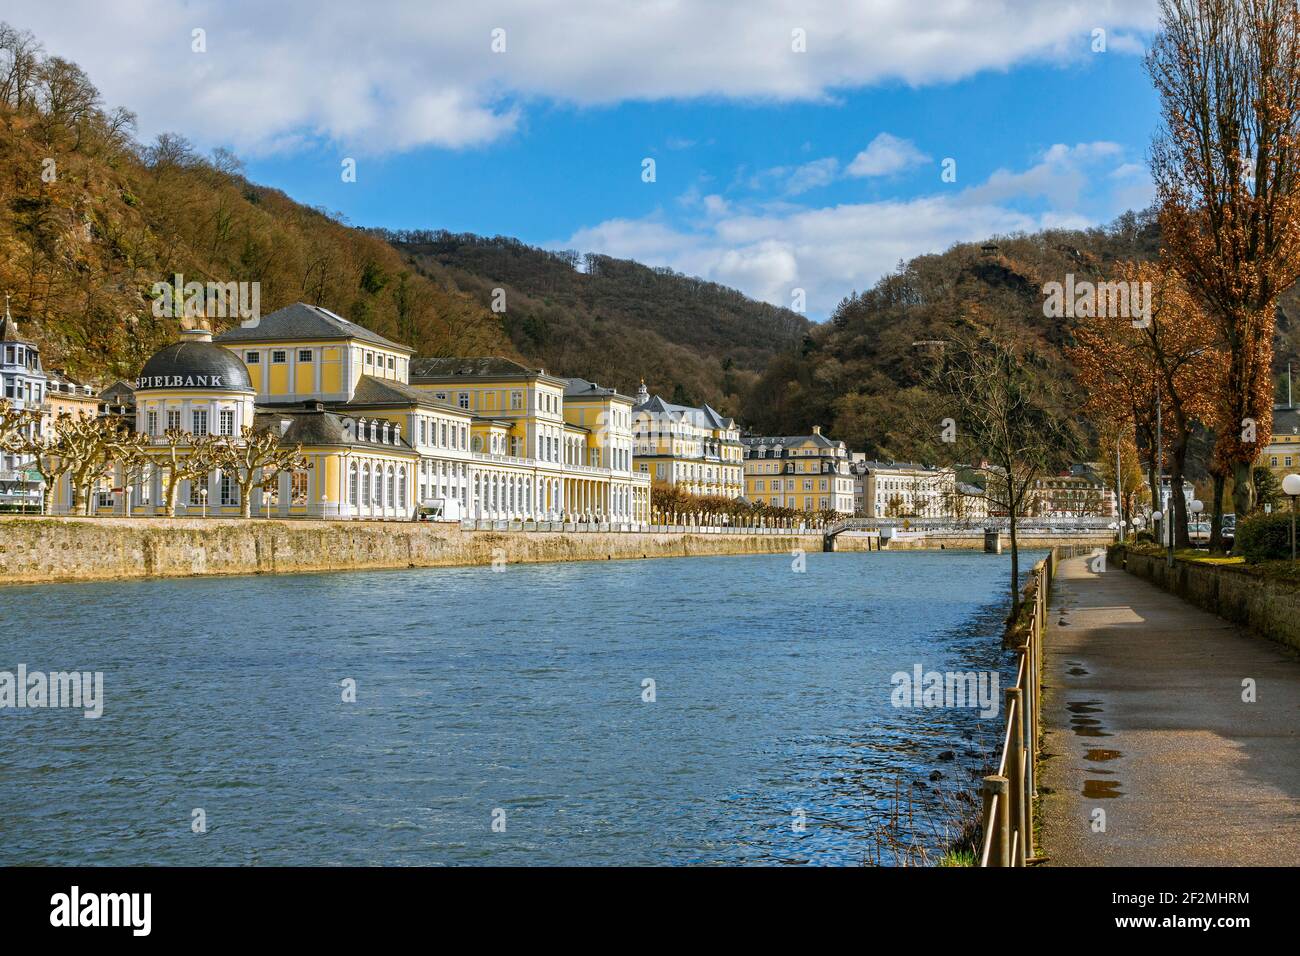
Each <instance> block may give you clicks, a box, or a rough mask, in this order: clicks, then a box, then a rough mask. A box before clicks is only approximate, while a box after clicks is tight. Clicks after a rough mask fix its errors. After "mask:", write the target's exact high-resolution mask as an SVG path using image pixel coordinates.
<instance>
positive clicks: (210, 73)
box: [3, 0, 1155, 152]
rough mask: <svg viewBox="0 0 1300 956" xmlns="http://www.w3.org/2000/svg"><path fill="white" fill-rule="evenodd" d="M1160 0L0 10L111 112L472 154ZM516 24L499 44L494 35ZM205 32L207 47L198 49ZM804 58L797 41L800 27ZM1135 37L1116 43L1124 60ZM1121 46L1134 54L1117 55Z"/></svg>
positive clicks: (1003, 45) (794, 86) (381, 2)
mask: <svg viewBox="0 0 1300 956" xmlns="http://www.w3.org/2000/svg"><path fill="white" fill-rule="evenodd" d="M1154 7H1155V3H1154V0H1096V2H1092V3H1088V4H1081V3H1078V2H1077V0H983V2H976V0H934V2H931V3H924V4H919V3H916V2H915V0H874V2H871V3H869V4H862V5H859V7H858V8H857V9H856V10H850V9H849V8H848V5H846V4H843V3H823V4H815V5H811V6H810V5H807V4H804V3H801V2H797V0H750V2H748V3H743V4H719V3H658V4H646V3H643V2H640V0H564V2H560V0H553V2H548V3H541V2H537V0H499V2H495V3H492V4H480V5H470V6H466V5H464V4H460V3H454V2H451V0H441V2H433V3H423V4H414V3H408V2H402V0H367V2H365V3H355V2H334V3H321V2H319V0H285V2H280V3H275V4H270V3H265V2H264V0H193V2H188V3H184V4H180V3H176V2H174V0H133V2H130V3H115V4H106V3H104V2H102V0H93V2H92V0H72V2H68V3H60V4H52V3H49V0H7V2H6V4H5V10H4V13H3V18H4V19H5V20H7V21H8V22H10V23H12V24H13V25H14V26H17V27H20V28H25V29H30V30H33V31H34V32H35V33H36V34H37V36H38V37H39V38H40V39H41V40H42V41H43V42H44V43H45V45H46V47H47V48H48V49H49V50H50V51H51V52H54V53H57V54H59V55H61V56H64V57H66V58H68V59H72V60H75V61H76V62H78V63H80V64H81V65H82V66H83V67H84V68H85V69H86V70H87V71H88V72H89V74H90V76H91V77H92V79H94V81H95V82H96V83H97V84H98V85H99V87H100V88H101V89H102V90H103V91H104V94H105V96H106V98H107V100H108V101H109V102H110V103H111V104H113V105H124V106H128V107H130V108H131V109H134V110H136V111H137V112H139V114H140V118H141V131H142V133H143V134H144V135H146V136H151V135H152V134H153V133H156V132H159V131H161V130H164V129H171V130H175V131H177V132H181V133H184V134H186V135H188V136H190V137H191V138H193V139H195V140H196V141H198V142H200V143H201V144H204V145H213V144H218V143H220V144H226V145H232V146H234V147H235V148H237V149H241V150H245V151H250V152H252V151H257V150H265V149H273V148H276V147H277V146H283V145H285V144H300V143H303V142H308V141H319V140H322V139H325V140H332V141H336V142H338V143H339V144H340V145H342V146H345V147H347V148H349V149H352V150H356V151H357V152H364V151H374V152H382V151H388V150H400V149H406V148H410V147H414V146H419V145H426V144H431V145H436V146H445V147H468V146H474V145H477V144H481V143H487V142H492V141H493V140H496V139H498V138H500V137H502V136H504V135H507V134H508V133H509V132H510V131H511V130H512V129H514V128H515V127H516V124H517V123H518V122H519V121H520V118H521V113H520V110H521V109H526V107H527V105H528V104H529V103H530V102H531V101H533V100H535V99H538V98H542V99H550V100H553V101H557V102H561V103H570V104H577V105H579V106H590V105H604V104H613V103H618V102H623V101H627V100H639V101H653V100H666V99H695V98H706V97H707V98H713V97H722V98H727V99H740V100H747V101H749V100H768V101H790V100H824V99H827V98H828V97H831V96H833V95H834V94H835V92H836V91H837V90H844V89H853V88H858V87H863V86H869V85H873V84H877V83H882V82H898V81H901V82H904V83H909V84H913V85H923V84H931V83H942V82H947V81H952V80H957V79H960V78H963V77H967V76H970V75H972V74H974V73H977V72H979V71H981V70H989V69H994V70H997V69H1006V68H1008V67H1010V66H1012V65H1014V64H1016V63H1020V62H1024V61H1026V60H1031V59H1032V60H1043V61H1054V60H1067V59H1071V58H1077V59H1081V58H1083V57H1086V56H1090V55H1091V54H1090V53H1088V49H1089V46H1088V44H1089V37H1090V33H1091V30H1092V28H1093V27H1096V26H1099V25H1100V26H1105V27H1106V28H1107V29H1108V30H1110V31H1111V35H1112V36H1113V37H1115V36H1117V35H1123V36H1128V34H1117V33H1116V31H1125V30H1127V31H1130V32H1133V31H1136V32H1139V33H1140V32H1142V31H1148V30H1150V29H1152V28H1153V27H1154V25H1155V10H1154ZM498 27H500V28H502V29H504V30H505V31H506V34H505V36H506V52H504V53H493V52H492V51H491V48H490V42H491V31H492V30H493V29H494V28H498ZM196 28H201V29H203V30H205V31H206V38H207V52H206V53H193V52H191V50H190V44H191V31H192V30H194V29H196ZM795 28H801V29H803V30H805V31H806V33H807V52H806V53H795V52H792V50H791V42H790V38H791V31H792V30H793V29H795ZM1131 46H1132V44H1131V43H1118V44H1116V43H1112V50H1113V51H1116V52H1112V53H1111V54H1108V55H1117V52H1118V50H1119V49H1120V48H1121V47H1131ZM1118 55H1122V54H1118Z"/></svg>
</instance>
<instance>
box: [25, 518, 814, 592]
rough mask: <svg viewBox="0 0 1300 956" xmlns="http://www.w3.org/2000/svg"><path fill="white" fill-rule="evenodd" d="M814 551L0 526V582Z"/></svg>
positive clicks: (183, 523) (368, 528) (420, 533)
mask: <svg viewBox="0 0 1300 956" xmlns="http://www.w3.org/2000/svg"><path fill="white" fill-rule="evenodd" d="M795 548H802V549H803V550H805V551H809V552H812V551H821V549H822V539H821V535H820V534H811V535H808V534H805V535H798V534H790V535H744V534H732V535H725V534H690V533H686V534H668V533H662V534H648V533H646V534H642V533H598V532H586V533H565V532H544V531H543V532H494V531H462V530H461V529H460V528H459V527H458V526H454V525H451V526H449V525H440V524H432V523H420V524H416V523H414V522H366V521H302V520H294V521H277V520H267V519H256V518H254V519H251V520H242V519H224V518H223V519H220V520H214V519H210V520H203V519H201V518H172V519H167V518H21V517H0V583H11V584H12V583H34V582H46V581H91V580H106V579H113V578H140V577H178V576H188V575H196V574H252V573H257V574H274V573H288V572H298V571H341V570H356V569H366V568H369V569H373V568H410V567H447V566H452V565H474V564H491V563H492V562H493V561H494V560H501V561H505V562H506V563H510V564H514V563H522V562H542V561H607V560H616V559H620V558H665V557H689V556H692V555H726V554H762V553H768V554H770V553H781V552H790V551H792V550H794V549H795Z"/></svg>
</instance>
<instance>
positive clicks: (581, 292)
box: [0, 24, 1300, 458]
mask: <svg viewBox="0 0 1300 956" xmlns="http://www.w3.org/2000/svg"><path fill="white" fill-rule="evenodd" d="M133 130H134V117H133V116H132V115H131V114H130V113H129V112H128V111H126V110H125V109H122V108H116V109H109V108H108V107H107V106H105V105H104V104H103V103H102V101H101V97H100V95H99V93H98V91H96V89H95V87H94V86H93V85H92V84H91V82H90V79H89V78H88V77H87V76H86V75H85V74H84V73H83V72H82V71H81V70H80V69H79V68H78V67H77V66H76V65H75V64H72V63H69V62H67V61H65V60H62V59H60V58H58V57H56V56H51V55H47V54H46V53H45V52H44V51H43V50H42V49H41V48H40V46H39V44H38V43H37V41H36V40H35V39H34V38H33V37H32V36H31V35H29V34H25V33H21V32H18V31H15V30H13V29H10V28H8V27H6V26H4V25H3V24H0V291H9V292H11V293H12V294H13V306H12V308H13V311H14V314H15V315H16V316H17V317H19V319H20V320H21V321H23V322H24V327H23V331H24V333H25V334H27V335H29V336H32V337H33V338H35V339H37V340H38V341H39V342H40V343H41V344H42V345H43V347H44V353H45V356H46V363H47V365H48V366H50V367H63V368H65V369H66V370H67V371H68V372H69V373H70V374H71V375H73V376H74V377H76V378H81V379H83V380H85V381H90V382H95V383H99V384H106V383H108V382H109V381H111V380H112V379H114V378H117V377H127V376H131V375H134V374H135V373H136V372H137V371H138V369H139V367H140V365H141V364H142V363H143V361H144V359H145V358H146V357H148V356H149V355H150V354H152V353H153V352H154V351H155V350H156V349H157V348H158V347H160V346H161V345H162V344H164V343H166V342H168V341H171V340H172V339H173V338H174V336H175V334H176V331H177V326H178V321H177V320H176V319H173V318H166V319H157V318H155V317H154V315H153V311H152V308H151V306H152V303H151V301H150V296H151V294H152V293H151V289H152V287H153V285H154V283H156V282H166V281H170V280H171V279H172V277H173V275H175V274H177V273H180V274H182V275H183V276H184V277H185V278H186V279H187V280H193V281H199V282H209V281H211V282H222V283H226V282H258V283H260V289H261V308H262V311H263V312H269V311H271V310H274V309H276V308H279V307H281V306H283V305H286V304H289V303H291V302H294V301H298V300H303V301H307V302H312V303H315V304H319V305H323V306H325V307H326V308H329V309H332V310H334V311H336V312H339V313H340V314H342V315H345V316H347V317H348V318H350V319H353V320H354V321H357V322H359V323H361V324H363V325H366V326H368V327H370V328H372V329H374V330H376V331H378V332H380V333H381V334H384V335H387V336H389V337H391V338H394V339H397V340H400V341H403V342H408V343H410V344H412V345H413V346H414V347H415V348H417V349H418V350H419V351H420V352H421V353H422V354H425V355H483V354H499V355H506V356H509V357H513V358H522V359H524V360H526V361H528V362H530V363H532V364H533V365H537V366H541V367H544V368H546V369H547V370H548V371H550V372H554V373H558V374H565V375H580V376H583V377H585V378H589V379H594V380H596V381H598V382H600V383H601V384H604V385H608V386H612V387H616V388H619V389H623V390H624V391H631V390H633V389H634V388H635V387H636V384H637V382H638V381H639V380H640V379H642V378H644V379H645V381H646V383H647V385H648V386H649V387H650V389H651V390H652V391H656V392H659V393H660V394H662V395H664V396H665V397H667V398H669V399H672V400H675V401H679V402H684V403H692V404H694V403H701V402H708V403H710V404H712V405H714V406H715V407H717V408H719V409H720V410H722V411H723V412H725V413H727V414H729V415H732V416H734V417H736V418H737V419H738V420H740V422H741V423H742V425H743V426H745V427H746V428H749V429H751V430H753V431H755V432H765V433H769V434H793V433H802V432H805V431H807V430H808V428H809V427H810V426H812V425H814V424H818V425H822V426H823V427H825V428H826V430H827V431H828V432H829V433H830V434H832V435H834V436H835V437H836V438H842V439H844V440H845V441H847V442H848V443H849V445H850V447H852V448H854V449H855V450H863V451H866V452H868V453H870V454H872V455H878V456H884V457H897V458H905V457H909V456H911V455H913V454H915V453H916V451H915V449H914V448H913V447H912V445H911V444H910V441H909V439H908V437H907V434H906V431H907V430H906V429H905V428H903V427H902V424H903V420H904V418H905V413H906V411H907V410H908V408H909V407H911V406H913V405H916V404H918V401H917V400H918V399H919V398H920V397H921V396H920V395H919V393H918V392H917V391H916V390H917V389H918V388H919V387H920V386H921V383H922V382H923V381H924V380H925V378H926V374H927V371H928V368H929V365H928V363H929V362H931V361H932V358H933V355H934V350H935V349H937V348H941V347H942V346H941V345H936V344H934V343H936V342H941V341H942V340H944V339H946V338H947V337H949V336H950V335H951V334H952V333H953V331H954V330H955V329H957V328H959V327H961V326H963V325H969V324H972V323H973V324H977V325H988V324H997V325H998V326H1000V327H1001V328H1002V329H1003V330H1004V331H1005V334H1008V335H1012V336H1014V337H1015V338H1016V339H1017V340H1018V341H1019V342H1020V343H1021V344H1022V345H1023V346H1024V347H1025V348H1026V351H1027V353H1028V360H1029V361H1031V362H1032V364H1033V366H1034V368H1035V369H1036V374H1040V375H1043V376H1048V377H1053V378H1058V379H1061V380H1063V381H1064V382H1065V383H1066V386H1067V388H1066V389H1065V394H1066V395H1067V399H1066V403H1065V404H1064V405H1063V406H1062V407H1061V408H1060V409H1059V413H1060V414H1061V415H1063V416H1071V417H1077V414H1078V411H1077V408H1078V394H1077V390H1073V389H1074V384H1073V383H1074V372H1073V369H1072V368H1071V367H1070V365H1069V363H1068V362H1067V361H1066V360H1065V358H1064V355H1063V352H1062V349H1063V347H1064V346H1066V345H1068V344H1069V343H1070V341H1071V334H1072V322H1073V320H1071V319H1068V318H1061V319H1049V318H1045V317H1044V315H1043V309H1042V304H1043V286H1044V284H1045V283H1047V282H1052V281H1055V282H1061V281H1064V279H1065V276H1066V275H1067V274H1068V273H1073V274H1074V275H1075V277H1076V278H1077V279H1079V280H1084V279H1089V280H1098V279H1108V278H1111V277H1113V270H1114V266H1115V264H1116V263H1117V262H1118V261H1120V260H1123V259H1142V258H1150V257H1153V256H1155V255H1156V254H1157V253H1158V250H1159V236H1158V230H1157V227H1156V225H1155V223H1154V220H1153V219H1152V217H1151V216H1150V215H1149V214H1145V213H1144V214H1134V213H1128V214H1125V215H1124V216H1122V217H1120V218H1119V219H1118V220H1117V221H1116V222H1115V223H1113V224H1111V225H1110V226H1108V227H1106V228H1098V229H1091V230H1087V231H1065V230H1054V231H1047V232H1042V233H1037V234H1033V235H1019V236H1012V237H999V238H996V239H994V240H992V241H990V242H988V243H984V244H963V245H957V246H954V247H953V248H951V249H948V250H947V251H945V252H942V253H937V254H933V255H923V256H919V257H917V258H915V259H913V260H912V261H911V262H908V263H906V264H904V265H901V266H900V268H899V270H898V271H897V272H895V273H894V274H892V275H889V276H886V277H885V278H883V279H881V280H880V281H879V282H878V283H876V284H875V285H874V286H873V287H872V288H870V289H869V290H868V291H866V292H863V293H861V294H858V293H852V294H850V295H848V296H847V297H846V298H845V300H844V301H843V302H842V303H841V304H840V306H839V307H838V308H837V309H836V311H835V313H834V315H833V316H832V318H831V319H830V320H829V321H827V322H825V323H821V324H814V323H810V322H809V321H807V320H806V319H805V318H804V317H803V316H801V315H798V314H796V313H794V312H791V311H789V310H787V309H782V308H777V307H775V306H771V305H768V304H765V303H762V302H756V301H754V300H752V299H749V298H747V297H746V296H744V295H743V294H741V293H740V292H737V291H736V290H734V289H729V288H726V287H724V286H719V285H717V284H714V283H710V282H705V281H703V280H700V279H695V278H691V277H688V276H683V275H680V274H677V273H674V272H672V271H670V270H666V269H654V268H650V267H647V266H644V265H641V264H639V263H636V262H630V261H626V260H619V259H614V258H610V257H608V256H601V255H594V254H587V255H583V256H580V255H579V254H578V253H576V252H557V251H548V250H543V249H539V248H536V247H532V246H528V245H525V244H524V243H522V242H520V241H518V240H516V239H511V238H506V237H499V236H498V237H493V238H485V237H480V236H475V235H469V234H452V233H448V232H445V231H437V230H429V231H420V232H407V233H389V232H384V231H379V230H368V229H361V228H355V227H352V226H349V225H347V224H345V223H344V222H342V221H341V219H340V217H338V216H336V215H331V214H329V213H327V212H324V211H322V210H318V209H312V208H309V207H306V206H303V205H301V204H299V203H296V202H294V201H293V200H292V199H290V198H289V197H288V196H286V195H284V194H283V193H282V192H279V191H277V190H273V189H268V188H265V187H262V186H258V185H256V184H254V183H252V182H250V181H249V180H248V179H247V178H246V177H245V176H244V175H243V173H242V171H241V166H240V163H239V160H238V159H237V158H236V157H235V156H233V155H231V154H229V153H227V152H224V151H220V150H218V151H217V152H215V153H214V154H212V155H210V156H200V155H199V154H198V153H197V152H196V151H195V150H194V149H193V148H192V147H191V146H190V144H188V143H187V142H186V141H185V140H184V139H182V138H180V137H176V136H171V135H165V136H162V137H160V138H158V139H157V140H156V141H155V142H154V143H152V144H150V145H147V146H145V145H141V144H139V143H137V142H136V141H135V140H134V138H133ZM497 289H502V290H504V305H505V310H504V311H503V312H499V313H498V312H494V311H493V310H492V305H493V300H494V291H495V290H497ZM1298 320H1300V294H1298V293H1297V292H1296V290H1292V291H1291V292H1290V293H1288V295H1287V296H1285V297H1284V299H1283V307H1282V315H1281V318H1280V321H1279V335H1278V341H1277V349H1276V357H1275V369H1274V370H1275V372H1276V373H1277V374H1278V376H1279V380H1281V379H1282V378H1283V376H1284V372H1285V368H1286V363H1287V360H1288V359H1293V358H1294V357H1295V355H1296V353H1297V349H1296V339H1297V332H1298V329H1297V321H1298ZM226 324H229V322H218V323H217V326H218V330H220V329H221V328H223V327H224V325H226ZM1072 390H1073V391H1072ZM1279 394H1280V395H1282V396H1285V389H1284V387H1280V389H1279Z"/></svg>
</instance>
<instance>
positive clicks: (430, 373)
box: [411, 355, 565, 382]
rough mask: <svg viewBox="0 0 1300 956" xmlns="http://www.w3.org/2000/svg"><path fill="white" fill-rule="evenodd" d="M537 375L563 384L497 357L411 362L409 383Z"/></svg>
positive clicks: (420, 359) (549, 376)
mask: <svg viewBox="0 0 1300 956" xmlns="http://www.w3.org/2000/svg"><path fill="white" fill-rule="evenodd" d="M534 375H540V376H543V377H545V378H550V379H554V380H555V381H556V382H563V381H565V380H564V379H562V378H558V377H556V376H554V375H547V374H546V372H545V370H543V369H535V368H529V367H528V366H527V365H520V364H519V363H518V362H516V361H514V360H513V359H508V358H504V357H502V356H500V355H473V356H448V357H443V358H414V359H411V381H413V382H415V381H432V380H435V379H437V380H441V379H456V378H500V377H516V376H517V377H529V378H531V377H532V376H534Z"/></svg>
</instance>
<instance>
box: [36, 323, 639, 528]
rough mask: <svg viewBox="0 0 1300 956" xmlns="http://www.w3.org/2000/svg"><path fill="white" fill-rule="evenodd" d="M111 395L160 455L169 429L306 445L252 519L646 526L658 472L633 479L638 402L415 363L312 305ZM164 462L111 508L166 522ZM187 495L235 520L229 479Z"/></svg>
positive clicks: (581, 386)
mask: <svg viewBox="0 0 1300 956" xmlns="http://www.w3.org/2000/svg"><path fill="white" fill-rule="evenodd" d="M127 392H129V395H128V394H126V393H127ZM102 398H103V399H104V400H105V401H111V403H112V405H113V409H114V410H115V411H116V413H117V414H125V415H129V416H130V417H131V418H132V419H133V421H134V426H135V428H136V430H137V431H138V432H141V433H143V434H147V435H149V436H151V438H152V439H153V440H154V444H155V446H159V448H160V449H161V446H163V445H169V442H168V441H167V440H166V439H165V438H164V436H165V434H166V433H167V432H168V431H169V430H171V429H180V430H181V431H183V432H187V433H190V434H212V435H225V436H231V437H232V438H238V436H240V435H241V434H242V432H243V429H244V428H245V427H249V426H252V427H254V428H257V429H259V430H261V429H268V428H269V429H271V430H273V431H275V432H276V433H277V434H279V435H280V436H281V443H282V444H283V445H286V446H290V447H295V446H301V448H302V452H303V454H304V456H305V457H306V459H307V461H308V462H309V463H310V467H309V468H307V469H304V470H302V471H299V472H296V473H293V474H284V475H282V476H281V477H280V482H279V486H278V488H276V487H272V488H270V489H269V490H267V491H266V492H265V493H264V492H263V491H262V490H260V489H259V490H256V491H255V494H256V496H257V500H256V501H255V502H254V503H253V506H252V512H253V513H254V514H269V515H277V516H282V517H294V516H304V517H307V516H310V517H326V518H365V519H394V520H401V519H409V518H412V517H414V516H415V515H416V513H417V511H424V512H427V513H429V514H431V515H433V516H438V517H445V518H459V517H473V518H489V519H516V520H585V521H600V522H607V523H614V524H620V523H632V522H640V521H645V520H648V517H649V509H650V480H649V477H648V476H643V475H638V474H637V473H635V472H634V471H633V469H632V456H631V447H632V434H631V407H632V399H631V398H629V397H627V396H624V395H620V394H618V393H617V392H615V391H613V390H611V389H602V388H600V387H599V386H597V385H594V384H593V383H591V382H586V381H583V380H580V379H572V380H571V379H564V378H558V377H555V376H550V375H547V374H546V373H545V372H542V371H538V370H532V369H528V368H525V367H524V366H522V365H519V364H517V363H515V362H512V361H510V360H508V359H501V358H471V359H416V358H414V356H413V353H412V350H411V349H409V348H408V347H406V346H404V345H400V344H398V343H396V342H391V341H389V340H388V339H385V338H384V337H382V336H380V335H378V334H376V333H374V332H372V331H370V330H369V329H365V328H363V327H361V326H359V325H356V324H355V323H352V322H349V321H348V320H346V319H344V318H342V317H340V316H338V315H335V314H334V313H332V312H330V311H328V310H326V309H321V308H318V307H316V306H309V305H305V304H303V303H297V304H295V305H292V306H288V307H287V308H284V309H281V310H279V311H277V312H274V313H272V314H270V315H267V316H264V317H262V318H261V319H260V321H259V322H257V323H256V324H253V325H249V326H239V327H236V328H234V329H231V330H229V331H228V332H226V333H224V334H222V335H221V336H218V337H217V338H216V339H215V340H213V339H212V337H211V335H210V334H209V333H207V332H205V331H196V332H191V333H187V334H185V335H184V337H183V341H181V342H177V343H175V344H173V345H170V346H167V347H166V348H164V349H162V350H160V351H159V352H158V353H157V354H156V355H154V356H153V358H151V359H150V360H149V362H148V363H146V365H145V367H144V369H143V370H142V372H141V374H140V377H139V379H138V380H137V381H136V383H135V385H134V387H133V388H129V389H128V388H126V387H124V386H123V385H122V384H121V383H119V384H118V385H115V386H113V388H112V389H106V390H105V393H104V395H103V396H102ZM106 413H107V412H106ZM162 454H163V453H162V450H159V451H158V452H157V456H158V457H159V458H160V459H161V458H162ZM163 464H164V463H163V462H162V461H161V460H160V461H159V464H158V466H157V467H154V468H146V469H143V470H142V472H141V473H140V474H139V475H137V476H134V478H133V479H132V478H130V476H118V482H119V484H120V483H122V482H123V481H125V482H126V483H127V484H130V485H131V486H132V487H131V494H130V496H129V498H127V499H126V500H128V501H130V502H131V504H130V505H126V504H125V503H122V502H118V503H117V505H116V507H115V510H121V509H123V508H125V507H130V509H131V511H132V512H133V513H139V514H153V513H156V512H157V511H158V510H159V509H160V508H161V505H162V502H163V484H162V483H163V480H164V467H163ZM69 497H70V493H68V494H67V495H64V496H61V498H63V499H66V498H69ZM178 497H179V499H180V502H181V507H180V508H179V509H178V512H179V513H185V512H187V511H188V512H189V513H194V512H196V511H198V510H199V509H202V511H203V512H204V513H206V514H210V515H237V514H239V513H240V511H241V502H240V501H239V488H238V483H237V482H235V481H232V479H231V477H230V476H226V475H221V474H220V473H217V474H213V475H211V476H209V478H208V480H207V481H206V482H201V481H195V482H183V488H182V490H181V493H180V495H179V496H178ZM67 503H68V502H67V501H66V500H65V505H64V506H65V507H66V506H67Z"/></svg>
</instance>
